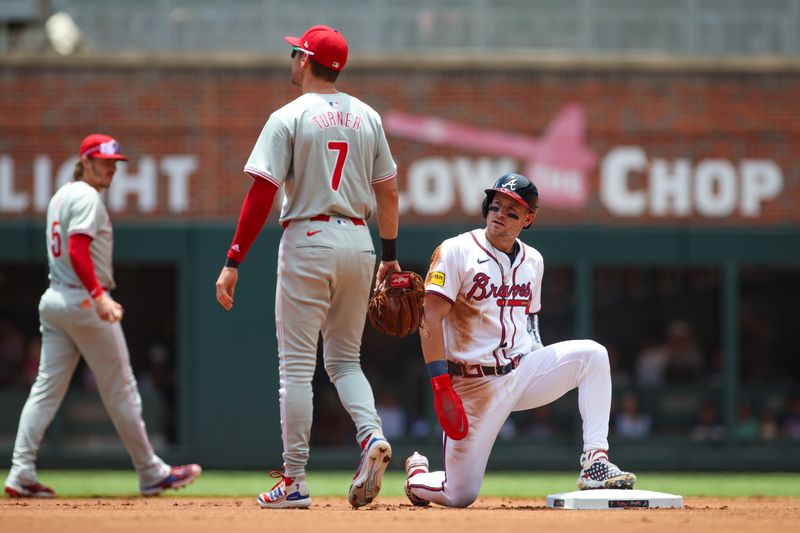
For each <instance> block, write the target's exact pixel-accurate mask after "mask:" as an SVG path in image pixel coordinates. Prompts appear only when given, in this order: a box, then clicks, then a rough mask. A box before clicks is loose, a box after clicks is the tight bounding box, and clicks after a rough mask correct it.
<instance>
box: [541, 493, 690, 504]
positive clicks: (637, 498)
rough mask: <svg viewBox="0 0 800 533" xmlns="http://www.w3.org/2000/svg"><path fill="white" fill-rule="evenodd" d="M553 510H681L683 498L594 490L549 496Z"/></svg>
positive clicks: (548, 502)
mask: <svg viewBox="0 0 800 533" xmlns="http://www.w3.org/2000/svg"><path fill="white" fill-rule="evenodd" d="M547 506H548V507H550V508H553V509H637V508H644V509H683V496H679V495H677V494H667V493H666V492H653V491H651V490H622V489H596V490H576V491H575V492H564V493H561V494H550V495H549V496H548V497H547Z"/></svg>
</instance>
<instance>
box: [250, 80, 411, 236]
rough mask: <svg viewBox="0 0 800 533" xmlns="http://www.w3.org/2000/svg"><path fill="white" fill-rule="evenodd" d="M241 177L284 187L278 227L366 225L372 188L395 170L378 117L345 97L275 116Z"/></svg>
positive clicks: (305, 101) (319, 97) (321, 97)
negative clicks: (332, 219)
mask: <svg viewBox="0 0 800 533" xmlns="http://www.w3.org/2000/svg"><path fill="white" fill-rule="evenodd" d="M244 170H245V172H246V173H248V174H250V175H251V176H253V177H254V178H263V179H266V180H268V181H270V182H272V183H274V184H275V185H277V186H278V187H280V186H281V185H285V187H284V193H285V194H284V200H283V205H282V207H281V216H280V222H281V223H284V222H286V221H289V220H298V219H306V218H311V217H313V216H316V215H320V214H328V215H333V214H338V215H344V216H349V217H355V218H361V219H364V220H366V219H368V218H369V217H370V216H371V215H372V211H373V191H372V185H374V184H375V183H379V182H381V181H385V180H388V179H391V178H394V177H395V175H396V174H397V165H396V164H395V162H394V160H393V159H392V154H391V151H390V150H389V143H388V142H387V141H386V134H385V133H384V131H383V125H382V124H381V118H380V115H378V113H377V112H376V111H375V110H374V109H372V108H371V107H370V106H369V105H367V104H365V103H364V102H362V101H361V100H359V99H357V98H354V97H352V96H350V95H348V94H345V93H341V92H339V93H334V94H320V93H306V94H304V95H302V96H300V97H299V98H297V99H296V100H294V101H292V102H289V103H288V104H286V105H285V106H283V107H282V108H280V109H278V110H277V111H275V112H274V113H273V114H272V115H271V116H270V117H269V120H267V123H266V124H265V125H264V128H263V130H262V131H261V135H259V137H258V140H257V141H256V144H255V146H254V147H253V151H252V153H251V154H250V158H249V159H248V160H247V164H246V165H245V169H244Z"/></svg>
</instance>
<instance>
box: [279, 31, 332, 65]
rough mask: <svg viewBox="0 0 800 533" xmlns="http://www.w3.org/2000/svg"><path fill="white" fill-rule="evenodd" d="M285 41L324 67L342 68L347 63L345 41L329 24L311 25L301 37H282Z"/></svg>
mask: <svg viewBox="0 0 800 533" xmlns="http://www.w3.org/2000/svg"><path fill="white" fill-rule="evenodd" d="M284 39H286V42H287V43H289V44H291V45H292V46H294V47H295V48H297V49H299V50H300V51H301V52H303V53H304V54H308V55H309V56H311V59H313V60H314V61H316V62H317V63H319V64H320V65H322V66H324V67H328V68H330V69H333V70H337V71H338V70H342V69H343V68H344V65H345V63H347V41H345V39H344V37H343V36H342V34H341V33H339V31H338V30H334V29H333V28H331V27H330V26H323V25H318V26H311V27H310V28H308V30H306V32H305V33H304V34H303V36H302V37H292V36H290V35H287V36H286V37H284Z"/></svg>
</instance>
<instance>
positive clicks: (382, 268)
mask: <svg viewBox="0 0 800 533" xmlns="http://www.w3.org/2000/svg"><path fill="white" fill-rule="evenodd" d="M401 270H403V269H402V268H400V263H399V262H398V261H397V260H394V261H381V264H380V265H379V266H378V273H377V274H376V275H375V286H374V287H373V288H372V290H373V292H374V291H377V290H378V287H380V285H381V283H383V279H384V278H385V277H386V276H387V275H388V274H389V272H400V271H401Z"/></svg>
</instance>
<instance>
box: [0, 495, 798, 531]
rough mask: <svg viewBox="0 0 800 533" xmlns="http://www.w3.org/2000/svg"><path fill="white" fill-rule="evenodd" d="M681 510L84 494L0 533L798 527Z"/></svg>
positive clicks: (786, 517)
mask: <svg viewBox="0 0 800 533" xmlns="http://www.w3.org/2000/svg"><path fill="white" fill-rule="evenodd" d="M684 502H685V508H684V509H621V510H609V511H569V510H554V509H548V508H547V507H545V500H544V498H541V499H537V498H533V499H511V498H480V499H479V500H478V501H477V502H475V503H474V504H473V505H472V506H470V507H469V508H467V509H445V508H442V507H435V506H431V507H426V508H416V507H412V506H411V505H410V504H409V503H408V501H407V500H406V499H405V498H380V499H379V500H376V501H375V502H374V503H373V504H372V505H369V506H367V507H364V508H361V509H358V510H354V509H351V508H350V506H349V505H348V503H347V501H346V499H344V498H315V499H314V505H313V506H312V507H311V508H310V509H307V510H294V509H286V510H262V509H260V508H259V507H258V504H257V503H256V502H255V499H254V498H247V499H245V498H187V497H164V496H161V497H158V498H130V499H123V498H105V499H104V498H84V499H55V500H27V499H26V500H14V499H8V498H5V499H2V500H0V530H2V531H3V532H4V533H12V532H24V533H38V532H43V531H59V532H64V533H67V532H73V531H74V532H80V533H84V532H85V531H118V532H134V531H136V532H141V531H147V532H148V533H156V532H160V531H164V532H170V533H174V532H175V531H189V530H191V531H192V532H193V533H194V532H207V531H208V532H210V531H215V532H216V531H220V532H240V531H242V532H245V531H258V532H264V531H290V532H292V533H302V532H306V531H308V532H327V531H332V532H337V533H343V532H347V531H364V532H372V531H377V532H381V533H388V532H394V531H397V532H400V531H402V532H407V531H412V532H413V531H417V532H421V531H442V532H446V531H456V532H458V533H472V532H476V533H477V532H480V533H485V532H486V531H492V530H496V529H502V530H503V531H504V532H511V531H526V532H529V531H537V530H538V531H558V532H559V533H561V532H576V533H577V532H580V533H585V532H586V531H613V532H614V533H619V532H627V531H648V532H655V531H670V532H671V533H675V532H676V531H680V532H681V533H686V532H690V533H694V532H698V533H699V532H709V531H719V532H725V533H733V532H739V531H791V530H792V529H793V528H794V527H796V526H797V524H798V523H800V498H726V499H720V498H706V497H687V498H684Z"/></svg>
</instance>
